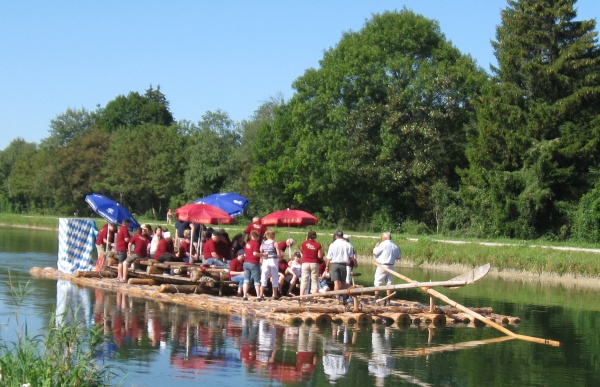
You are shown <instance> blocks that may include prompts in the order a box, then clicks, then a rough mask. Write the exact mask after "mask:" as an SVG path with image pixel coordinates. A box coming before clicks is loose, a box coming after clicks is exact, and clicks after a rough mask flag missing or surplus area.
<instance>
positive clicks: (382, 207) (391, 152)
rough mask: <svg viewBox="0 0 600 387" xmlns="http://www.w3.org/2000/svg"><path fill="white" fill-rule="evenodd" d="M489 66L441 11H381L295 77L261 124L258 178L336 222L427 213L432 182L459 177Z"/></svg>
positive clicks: (258, 184)
mask: <svg viewBox="0 0 600 387" xmlns="http://www.w3.org/2000/svg"><path fill="white" fill-rule="evenodd" d="M485 78H486V76H485V73H484V72H483V71H482V70H481V69H479V68H477V66H476V65H475V63H474V61H473V60H472V59H471V58H470V57H469V56H466V55H463V54H461V53H460V52H459V51H458V50H457V49H456V48H455V47H454V46H453V45H452V44H451V43H450V42H449V41H447V40H446V39H445V37H444V35H443V34H442V32H441V31H440V28H439V25H438V24H437V22H435V21H433V20H430V19H427V18H425V17H423V16H420V15H417V14H415V13H413V12H411V11H408V10H406V9H405V10H402V11H400V12H385V13H383V14H380V15H374V16H373V17H372V18H371V19H370V20H368V21H367V22H366V23H365V26H364V28H363V29H362V30H360V31H358V32H347V33H345V34H344V35H343V37H342V39H341V40H340V42H339V43H338V44H337V45H336V46H335V47H334V48H332V49H330V50H328V51H327V52H326V53H325V54H324V56H323V59H322V60H321V61H320V68H318V69H309V70H307V71H306V72H305V73H304V75H303V76H301V77H300V78H298V79H297V80H296V81H295V82H294V85H293V86H294V88H295V89H296V94H295V95H294V96H293V97H292V99H291V100H290V101H289V102H288V103H287V104H286V106H285V107H282V108H280V109H278V111H277V112H278V114H277V117H276V118H275V120H274V121H273V122H272V124H270V125H267V126H265V127H263V128H262V129H261V130H260V131H259V135H258V138H257V144H256V149H255V154H256V157H257V160H256V161H257V162H256V163H255V167H254V168H253V173H252V174H251V184H252V186H253V187H255V188H256V189H258V190H261V191H262V192H265V193H266V194H268V195H270V196H271V197H272V200H274V201H281V200H285V201H286V202H287V203H286V204H287V206H290V205H292V206H301V207H303V208H306V209H308V210H312V211H314V212H318V213H320V214H321V215H322V216H323V217H324V218H326V219H328V220H330V221H333V222H336V223H344V222H351V223H353V224H357V222H365V223H366V222H368V221H369V220H370V219H371V218H372V217H373V216H378V215H377V212H382V213H385V214H386V215H385V216H386V217H387V216H390V217H391V218H392V219H395V223H399V222H401V221H402V220H405V219H407V218H412V219H420V218H424V217H426V214H428V213H430V208H431V206H432V203H431V200H430V197H429V194H428V193H429V192H430V188H431V186H432V185H433V184H435V183H436V182H438V181H443V182H445V183H446V184H449V185H450V186H454V187H457V184H458V181H459V179H458V176H457V175H456V172H455V168H456V167H457V166H465V165H466V158H465V157H464V148H465V144H466V140H465V130H464V127H465V125H466V124H467V123H469V122H470V121H471V120H472V119H473V118H474V113H473V112H474V109H473V106H472V99H473V98H474V96H476V95H477V93H478V91H479V88H480V87H481V85H482V83H483V82H484V81H485ZM267 192H269V193H267ZM281 204H284V203H281ZM432 222H434V220H432Z"/></svg>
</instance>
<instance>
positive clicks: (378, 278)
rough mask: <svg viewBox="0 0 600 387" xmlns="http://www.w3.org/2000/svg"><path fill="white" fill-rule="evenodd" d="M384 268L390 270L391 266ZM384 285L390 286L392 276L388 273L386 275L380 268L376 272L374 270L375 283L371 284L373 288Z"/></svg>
mask: <svg viewBox="0 0 600 387" xmlns="http://www.w3.org/2000/svg"><path fill="white" fill-rule="evenodd" d="M384 266H385V267H387V268H388V269H391V268H392V266H391V265H389V266H388V265H384ZM384 283H385V284H386V285H391V284H392V275H391V274H390V273H388V272H387V271H385V270H383V269H382V268H380V267H378V268H377V270H375V282H374V283H373V284H374V285H375V286H381V285H383V284H384Z"/></svg>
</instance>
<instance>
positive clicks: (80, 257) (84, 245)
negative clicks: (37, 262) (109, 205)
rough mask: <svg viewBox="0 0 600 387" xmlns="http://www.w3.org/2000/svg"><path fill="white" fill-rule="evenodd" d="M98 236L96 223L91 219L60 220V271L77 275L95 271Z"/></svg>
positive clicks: (58, 264)
mask: <svg viewBox="0 0 600 387" xmlns="http://www.w3.org/2000/svg"><path fill="white" fill-rule="evenodd" d="M97 235H98V229H97V228H96V222H95V221H93V220H91V219H71V218H60V219H58V262H57V264H56V265H57V267H58V271H60V272H61V273H68V274H75V273H77V272H78V271H80V270H81V271H89V270H93V269H94V267H95V265H94V264H93V263H92V253H93V252H94V246H95V243H96V236H97Z"/></svg>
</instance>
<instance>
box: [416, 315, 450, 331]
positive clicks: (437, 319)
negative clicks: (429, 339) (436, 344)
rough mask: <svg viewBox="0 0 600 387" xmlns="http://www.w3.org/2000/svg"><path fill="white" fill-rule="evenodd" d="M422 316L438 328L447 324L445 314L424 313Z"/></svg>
mask: <svg viewBox="0 0 600 387" xmlns="http://www.w3.org/2000/svg"><path fill="white" fill-rule="evenodd" d="M421 316H422V318H423V321H425V322H426V323H431V324H433V326H434V327H436V328H443V327H445V326H446V316H445V315H443V314H435V313H424V314H422V315H421Z"/></svg>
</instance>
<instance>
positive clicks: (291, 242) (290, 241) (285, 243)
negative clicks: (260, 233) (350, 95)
mask: <svg viewBox="0 0 600 387" xmlns="http://www.w3.org/2000/svg"><path fill="white" fill-rule="evenodd" d="M293 245H294V240H293V239H292V238H288V239H286V240H284V241H281V242H277V246H279V251H280V252H281V254H282V255H283V253H284V252H285V250H286V249H287V248H288V247H292V246H293ZM289 252H290V254H289V257H290V258H291V257H292V253H291V250H289Z"/></svg>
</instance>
